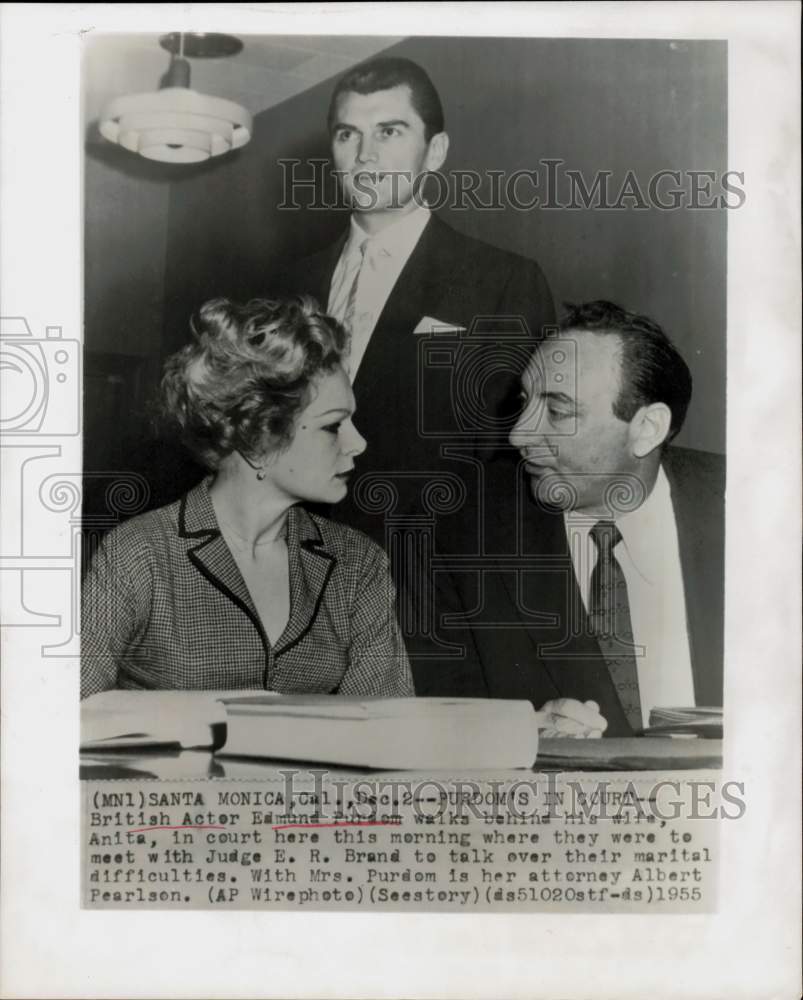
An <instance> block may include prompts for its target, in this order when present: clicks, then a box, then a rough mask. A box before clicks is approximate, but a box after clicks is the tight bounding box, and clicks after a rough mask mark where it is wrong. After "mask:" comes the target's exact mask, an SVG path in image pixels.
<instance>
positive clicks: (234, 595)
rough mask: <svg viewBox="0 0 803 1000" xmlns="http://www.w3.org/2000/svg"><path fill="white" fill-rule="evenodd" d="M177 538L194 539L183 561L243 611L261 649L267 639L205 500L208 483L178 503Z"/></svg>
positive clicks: (212, 513)
mask: <svg viewBox="0 0 803 1000" xmlns="http://www.w3.org/2000/svg"><path fill="white" fill-rule="evenodd" d="M178 521H179V536H180V537H181V538H187V539H197V544H195V545H194V546H193V547H192V548H190V549H188V550H187V558H188V559H189V560H190V562H191V563H192V565H193V566H194V567H195V569H196V570H198V572H199V573H200V574H201V575H202V576H204V577H206V579H207V580H208V581H209V582H210V583H211V584H212V586H213V587H215V588H216V589H217V590H219V591H220V592H221V594H224V595H225V596H226V597H227V598H228V599H229V600H230V601H231V602H232V603H233V604H235V605H236V606H237V607H238V608H240V610H241V611H243V612H244V613H245V614H246V615H247V616H248V617H249V618H250V619H251V621H252V623H253V624H254V627H255V628H256V629H257V631H258V632H259V635H260V638H261V639H262V644H263V646H264V647H265V648H266V649H267V646H268V639H267V636H266V635H265V630H264V628H263V627H262V621H261V619H260V617H259V615H258V613H257V610H256V608H255V607H254V602H253V601H252V600H251V594H250V593H249V591H248V587H246V585H245V581H244V580H243V578H242V574H241V573H240V570H239V569H238V568H237V564H236V563H235V561H234V557H233V556H232V554H231V551H230V550H229V547H228V545H227V544H226V542H225V540H224V538H223V535H221V533H220V528H219V526H218V523H217V518H216V517H215V510H214V507H213V506H212V500H211V497H210V496H209V481H208V480H204V482H202V483H199V484H198V486H196V487H195V489H193V490H191V491H190V492H189V493H188V494H187V496H186V497H185V498H184V499H183V500H182V502H181V506H180V508H179V518H178Z"/></svg>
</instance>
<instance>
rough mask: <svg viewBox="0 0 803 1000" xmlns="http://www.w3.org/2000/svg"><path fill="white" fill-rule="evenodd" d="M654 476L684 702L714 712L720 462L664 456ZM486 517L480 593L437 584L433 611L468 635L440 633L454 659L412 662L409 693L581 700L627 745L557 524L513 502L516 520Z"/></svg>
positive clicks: (453, 578) (504, 514)
mask: <svg viewBox="0 0 803 1000" xmlns="http://www.w3.org/2000/svg"><path fill="white" fill-rule="evenodd" d="M663 465H664V470H665V472H666V474H667V478H668V480H669V484H670V489H671V495H672V503H673V506H674V510H675V521H676V523H677V531H678V543H679V550H680V560H681V569H682V573H683V584H684V591H685V598H686V618H687V624H688V632H689V645H690V653H691V664H692V672H693V676H694V693H695V701H696V703H697V704H698V705H721V704H722V689H723V662H722V661H723V623H724V595H723V590H724V548H725V546H724V534H725V519H724V496H725V461H724V458H723V457H722V456H719V455H713V454H710V453H707V452H700V451H690V450H687V449H682V448H669V449H667V452H666V454H665V456H664V462H663ZM520 485H521V484H520ZM508 495H509V496H510V495H511V494H510V493H509V494H508ZM486 514H487V516H486V518H485V521H484V523H485V552H486V553H487V555H486V556H485V557H484V558H483V559H481V560H480V562H481V563H482V565H483V567H484V570H483V572H482V585H481V584H480V580H479V574H478V573H476V572H474V571H473V570H472V571H468V572H451V573H444V574H443V575H442V576H441V575H440V574H439V590H440V593H441V600H440V602H439V611H440V612H444V611H445V612H452V613H454V612H458V613H459V612H460V611H461V610H462V611H464V612H466V611H468V612H470V613H473V614H472V627H470V628H468V629H467V628H465V627H464V628H463V629H455V630H449V629H446V628H442V629H441V630H440V634H441V635H442V636H443V637H444V638H446V639H449V640H451V641H459V642H462V643H464V644H465V646H466V658H465V659H463V660H461V661H448V660H443V661H437V660H429V661H426V660H423V661H419V662H418V664H417V665H414V679H415V684H416V692H417V693H418V694H420V695H424V694H450V695H456V694H460V695H465V696H472V697H482V696H490V697H493V698H529V699H531V700H532V701H533V703H534V704H535V706H536V708H540V707H541V705H543V704H544V702H546V701H548V700H549V699H551V698H560V697H569V698H577V699H579V700H581V701H586V700H588V699H593V700H594V701H596V702H598V704H599V706H600V711H601V713H602V715H603V716H604V717H605V718H606V719H607V720H608V729H607V731H606V734H605V735H606V736H625V735H632V730H631V729H630V726H629V725H628V723H627V720H626V718H625V715H624V713H623V711H622V709H621V707H620V704H619V701H618V698H617V696H616V693H615V691H614V689H613V685H612V683H611V680H610V676H609V674H608V669H607V666H606V664H605V661H604V660H603V658H602V655H601V653H600V650H599V646H598V645H597V641H596V639H595V638H594V637H593V636H592V635H591V634H590V633H589V630H588V629H587V628H586V627H585V619H586V612H585V608H584V605H583V600H582V597H581V595H580V590H579V587H578V584H577V580H576V577H575V574H574V569H573V565H572V559H571V555H570V553H569V551H568V544H567V539H566V531H565V527H564V519H563V514H562V512H550V513H547V512H545V511H544V510H539V509H538V508H537V507H536V505H535V503H534V502H533V501H532V500H530V499H529V494H528V495H527V496H526V497H525V495H524V494H523V493H522V494H521V505H520V508H519V514H518V516H517V514H516V512H515V511H512V510H511V504H507V505H505V504H502V503H500V502H499V498H498V497H497V499H496V500H495V501H494V502H491V503H489V504H487V505H486ZM517 523H518V525H519V527H518V530H516V524H517ZM517 538H518V543H517ZM516 550H518V554H519V555H520V556H521V557H523V564H524V566H525V567H526V568H525V571H524V572H523V573H519V575H518V580H517V576H516V573H515V571H514V570H513V569H512V568H511V567H512V564H513V562H514V561H515V559H513V558H508V559H507V561H506V560H505V559H504V555H507V556H508V557H513V556H514V555H515V553H516ZM519 565H522V562H521V561H520V562H519ZM494 625H495V627H494ZM478 626H479V627H478ZM489 626H491V627H489ZM645 722H646V720H645Z"/></svg>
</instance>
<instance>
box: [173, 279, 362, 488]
mask: <svg viewBox="0 0 803 1000" xmlns="http://www.w3.org/2000/svg"><path fill="white" fill-rule="evenodd" d="M190 326H191V328H192V332H193V334H194V341H193V343H191V344H188V345H187V346H186V347H184V348H182V349H181V350H180V351H178V352H177V353H176V354H174V355H173V356H172V357H170V358H169V359H168V360H167V362H166V364H165V370H164V377H163V378H162V411H163V415H164V416H165V417H167V418H168V420H170V421H171V422H172V423H173V424H174V425H178V429H179V432H180V435H181V438H182V440H183V442H184V444H185V445H186V446H187V447H188V448H189V449H190V451H191V452H192V453H193V454H194V455H195V457H196V458H197V459H199V460H200V462H201V463H202V464H203V465H205V466H206V467H207V468H209V469H217V468H218V466H219V465H220V462H221V461H222V459H224V458H225V457H226V456H227V455H230V454H231V453H232V452H234V451H239V452H240V453H241V454H242V455H244V456H245V457H246V458H248V459H250V460H253V461H258V460H259V459H261V457H262V456H263V455H265V454H266V453H267V452H269V451H274V450H277V449H281V448H282V447H285V446H286V445H288V444H289V443H290V441H291V440H292V436H293V424H294V420H295V417H296V416H297V414H298V413H299V412H300V411H301V410H303V409H304V407H305V406H306V405H307V403H308V401H309V398H310V389H311V385H312V383H313V382H314V381H315V379H316V378H318V377H319V376H320V375H322V374H324V373H326V372H330V371H332V370H333V369H334V368H335V367H336V366H337V365H338V364H340V363H341V361H342V357H343V351H344V349H345V345H346V333H345V331H344V329H343V327H342V326H341V325H340V324H339V323H338V322H337V320H335V319H333V318H332V317H330V316H326V315H324V314H323V313H322V311H321V309H320V307H319V305H318V303H317V302H315V300H314V299H311V298H308V297H294V298H282V299H280V298H275V299H253V300H252V301H251V302H248V303H247V304H245V305H242V304H239V303H236V302H231V301H229V300H228V299H212V300H211V301H209V302H206V303H205V304H204V305H203V306H201V308H200V309H199V310H198V313H197V314H196V315H195V316H194V317H193V319H192V321H191V323H190Z"/></svg>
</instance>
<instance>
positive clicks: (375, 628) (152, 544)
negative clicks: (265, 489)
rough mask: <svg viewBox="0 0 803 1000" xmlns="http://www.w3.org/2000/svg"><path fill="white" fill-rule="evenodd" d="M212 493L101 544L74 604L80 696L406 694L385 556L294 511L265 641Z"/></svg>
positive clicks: (407, 680)
mask: <svg viewBox="0 0 803 1000" xmlns="http://www.w3.org/2000/svg"><path fill="white" fill-rule="evenodd" d="M208 486H209V481H204V482H201V483H200V484H199V485H198V486H196V487H195V489H193V490H191V491H190V492H189V493H188V494H187V495H186V496H185V497H183V498H182V499H181V500H179V501H178V502H176V503H174V504H171V505H170V506H168V507H162V508H161V509H160V510H155V511H151V512H150V513H147V514H143V515H141V516H140V517H136V518H133V519H132V520H130V521H128V522H126V523H125V524H122V525H120V526H119V527H117V528H115V529H114V530H113V531H111V532H110V533H109V534H108V535H107V536H106V537H105V538H104V539H103V542H102V543H101V546H100V548H99V549H98V552H97V554H96V556H95V558H94V560H93V562H92V565H91V566H90V569H89V572H88V574H87V577H86V580H85V583H84V588H83V595H82V629H81V697H82V698H85V697H87V696H88V695H91V694H94V693H95V692H97V691H103V690H106V689H108V688H173V689H183V690H195V689H235V688H252V689H253V688H259V689H262V690H271V691H279V692H282V693H285V694H290V693H293V694H306V693H310V694H321V693H326V694H344V695H346V694H348V695H384V696H395V695H412V694H413V693H414V692H413V682H412V677H411V674H410V667H409V663H408V661H407V654H406V651H405V648H404V644H403V642H402V639H401V636H400V633H399V629H398V625H397V622H396V616H395V610H394V608H395V593H394V590H393V585H392V583H391V581H390V576H389V573H388V561H387V557H386V555H385V553H384V552H383V551H382V549H380V548H379V547H378V546H377V545H375V544H374V543H373V542H372V541H370V540H369V539H368V538H366V537H365V536H364V535H362V534H361V533H360V532H358V531H355V530H354V529H352V528H347V527H345V526H344V525H341V524H336V523H335V522H333V521H328V520H326V519H325V518H321V517H318V516H316V515H314V514H310V513H308V512H307V511H305V510H304V509H303V508H300V507H293V508H292V509H291V510H290V513H289V516H288V534H287V546H288V553H289V569H290V618H289V621H288V623H287V626H286V628H285V630H284V632H283V633H282V635H281V637H280V638H279V640H278V642H277V643H276V644H275V646H272V645H271V643H270V642H269V640H268V637H267V635H266V634H265V630H264V628H263V627H262V623H261V621H260V619H259V615H258V614H257V611H256V608H255V607H254V603H253V601H252V599H251V595H250V594H249V592H248V589H247V587H246V585H245V582H244V581H243V578H242V576H241V574H240V571H239V570H238V568H237V565H236V563H235V561H234V558H233V557H232V554H231V552H230V550H229V548H228V546H227V545H226V542H225V541H224V539H223V536H222V535H221V533H220V529H219V527H218V524H217V520H216V518H215V512H214V508H213V507H212V501H211V499H210V496H209V489H208Z"/></svg>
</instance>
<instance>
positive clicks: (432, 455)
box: [285, 214, 555, 544]
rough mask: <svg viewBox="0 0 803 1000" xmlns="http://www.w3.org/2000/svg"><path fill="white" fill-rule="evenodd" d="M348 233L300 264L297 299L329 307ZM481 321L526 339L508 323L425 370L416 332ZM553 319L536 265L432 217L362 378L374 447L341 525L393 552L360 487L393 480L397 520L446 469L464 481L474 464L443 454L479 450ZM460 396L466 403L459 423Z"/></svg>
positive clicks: (290, 283)
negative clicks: (501, 321) (378, 478)
mask: <svg viewBox="0 0 803 1000" xmlns="http://www.w3.org/2000/svg"><path fill="white" fill-rule="evenodd" d="M346 235H347V234H344V235H343V237H342V238H341V239H340V240H339V241H338V242H337V243H335V244H334V245H333V246H330V247H328V248H327V249H326V250H323V251H321V252H320V253H317V254H314V255H313V256H311V257H308V258H306V259H304V260H302V261H301V262H300V263H299V264H298V265H296V267H295V268H293V270H292V271H291V273H290V275H289V276H288V277H287V278H286V279H285V287H286V289H287V290H288V291H293V292H305V293H307V294H309V295H312V296H313V297H315V298H316V299H317V300H318V301H319V302H320V304H321V305H322V306H323V308H324V309H325V308H326V305H327V301H328V298H329V286H330V283H331V280H332V274H333V273H334V270H335V267H336V265H337V262H338V259H339V257H340V252H341V250H342V248H343V244H344V242H345V239H346ZM477 317H520V318H521V319H522V320H523V321H524V323H525V324H526V326H525V327H524V328H523V329H524V331H525V332H524V333H523V335H522V334H521V333H519V334H518V336H514V337H513V338H512V340H510V338H509V337H508V336H507V335H506V334H500V332H499V330H498V323H497V328H496V329H495V332H492V333H490V334H487V335H484V336H479V335H478V334H477V333H476V332H475V334H474V335H473V339H472V335H469V336H468V340H467V341H464V343H467V344H468V346H464V347H463V348H462V352H461V351H455V350H453V347H454V345H455V343H456V340H455V338H454V336H452V337H449V336H447V337H446V338H444V346H445V348H446V350H445V351H442V352H440V356H437V355H436V358H435V363H434V364H433V363H430V362H427V363H426V364H424V363H423V362H422V360H421V352H422V345H421V340H422V336H421V335H420V334H419V335H415V334H414V332H413V331H414V330H415V329H416V327H418V326H419V324H420V323H421V321H422V320H423V319H424V318H429V319H434V320H437V321H438V322H439V324H442V325H444V326H450V327H464V328H466V329H467V330H471V329H472V324H474V321H475V320H476V318H477ZM554 320H555V314H554V306H553V302H552V295H551V293H550V291H549V287H548V285H547V283H546V279H545V278H544V275H543V274H542V272H541V269H540V268H539V267H538V265H537V264H536V263H535V262H534V261H532V260H528V259H526V258H524V257H520V256H517V255H515V254H512V253H508V252H506V251H504V250H499V249H497V248H496V247H492V246H490V245H489V244H487V243H482V242H480V241H479V240H475V239H471V238H469V237H468V236H464V235H462V234H461V233H458V232H456V231H455V230H454V229H452V228H451V227H450V226H448V225H447V224H446V223H445V222H443V221H441V220H440V219H439V218H438V217H437V216H435V215H434V214H433V216H432V217H431V218H430V220H429V222H428V223H427V226H426V228H425V229H424V232H423V233H422V235H421V238H420V240H419V242H418V243H417V245H416V247H415V249H414V250H413V252H412V254H411V255H410V257H409V259H408V261H407V263H406V265H405V267H404V269H403V270H402V272H401V274H400V276H399V278H398V280H397V282H396V284H395V286H394V288H393V290H392V291H391V293H390V296H389V297H388V300H387V303H386V304H385V307H384V309H383V310H382V313H381V315H380V316H379V318H378V320H377V323H376V326H375V328H374V331H373V334H372V335H371V340H370V342H369V344H368V349H367V350H366V353H365V355H364V357H363V359H362V363H361V365H360V368H359V371H358V374H357V378H356V381H355V384H354V394H355V397H356V401H357V413H356V415H355V424H356V426H357V428H358V429H359V430H360V431H361V432H362V434H363V435H364V436H365V438H366V439H367V441H368V448H367V450H366V452H365V454H364V455H363V456H361V457H360V458H359V460H358V464H357V480H356V481H355V482H354V483H353V484H352V489H351V490H350V494H349V497H348V498H347V499H346V500H344V501H343V503H342V504H339V505H338V507H337V508H336V509H335V510H333V511H332V514H333V516H334V517H335V518H336V519H337V520H340V521H343V522H345V523H347V524H350V525H352V526H355V527H358V528H361V529H362V530H363V531H365V532H366V533H367V534H369V535H370V536H371V537H373V538H374V539H375V540H376V541H378V542H379V543H380V544H383V543H384V541H385V534H384V517H383V515H382V514H381V513H370V512H367V511H365V510H364V509H361V505H360V503H359V499H358V493H359V481H360V479H361V478H364V477H366V476H370V475H372V474H381V475H383V476H387V477H389V478H390V480H391V481H392V482H393V484H394V487H395V489H396V490H397V492H398V493H399V495H400V500H399V504H398V505H397V509H396V510H395V511H394V514H399V513H401V512H402V511H404V510H407V509H411V508H414V507H415V505H416V502H417V500H416V498H417V497H418V496H419V494H420V488H421V483H422V480H426V478H427V476H430V477H431V474H432V473H437V472H438V471H442V470H448V471H450V472H453V473H455V474H457V475H460V474H461V472H462V471H463V470H464V469H465V464H464V463H460V462H455V461H453V460H449V459H445V458H444V457H443V456H442V455H441V445H443V444H444V443H446V442H451V443H455V442H458V443H461V442H462V443H463V444H464V445H465V444H467V443H470V442H472V441H473V439H474V437H475V436H476V431H477V427H478V426H479V427H480V428H483V421H484V420H485V419H486V418H487V415H488V413H489V412H493V411H494V410H503V409H504V407H505V403H506V401H507V400H508V399H509V398H510V396H511V394H512V392H513V391H514V390H515V389H516V388H517V383H518V372H520V371H521V370H523V368H524V366H525V363H526V360H527V357H528V355H529V353H530V352H531V349H532V341H533V339H534V338H535V337H537V336H539V335H540V333H541V328H542V327H543V326H544V324H549V325H551V324H552V323H554ZM483 326H484V328H486V329H487V324H483ZM511 326H512V327H513V328H514V329H515V328H516V324H515V323H513V324H508V329H510V328H511ZM519 328H520V329H521V327H519ZM503 338H504V340H505V344H507V345H509V344H512V345H513V348H512V349H513V352H514V354H515V356H511V354H510V350H511V348H510V346H506V347H505V346H503V345H502V339H503ZM446 341H448V344H447V343H446ZM450 351H451V354H452V356H453V361H452V362H451V363H450V362H449V361H448V355H449V352H450ZM430 361H431V359H430ZM494 362H495V364H496V375H495V377H493V378H490V379H489V380H487V381H485V383H484V385H483V386H482V396H481V397H478V398H477V399H476V401H472V400H473V398H474V397H472V395H471V393H472V386H478V385H479V383H480V381H481V377H482V378H485V376H487V374H488V372H489V371H490V370H491V365H492V364H493V363H494ZM455 372H457V373H458V377H457V378H456V379H455V378H454V377H453V375H454V374H455ZM472 373H473V377H471V376H472ZM483 373H484V374H483ZM463 376H470V377H467V378H464V377H463ZM455 393H459V394H460V398H459V399H458V407H457V408H458V411H459V412H457V413H456V412H455V409H456V408H455ZM460 400H463V402H462V403H461V402H460ZM466 401H467V402H466ZM461 406H462V410H461V409H460V408H461ZM477 414H479V423H478V421H477V419H476V415H477ZM484 429H486V430H487V426H486V427H485V428H484ZM491 433H493V430H491ZM500 436H504V435H500ZM411 473H420V474H421V475H420V476H414V475H413V476H410V475H409V474H411ZM364 485H366V484H365V483H364ZM355 488H356V489H355ZM470 488H471V484H469V489H470Z"/></svg>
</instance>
